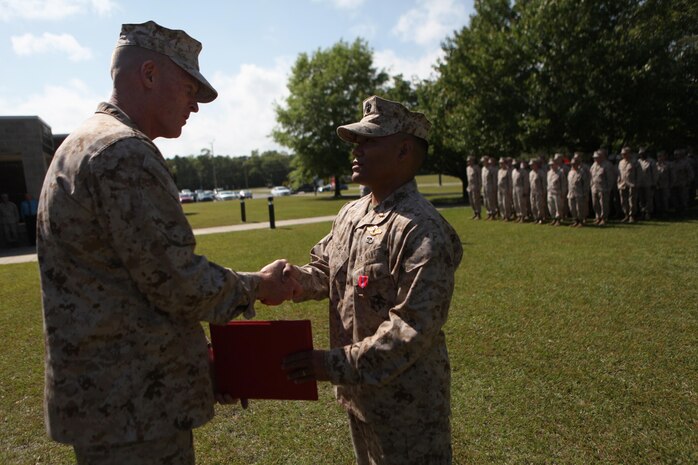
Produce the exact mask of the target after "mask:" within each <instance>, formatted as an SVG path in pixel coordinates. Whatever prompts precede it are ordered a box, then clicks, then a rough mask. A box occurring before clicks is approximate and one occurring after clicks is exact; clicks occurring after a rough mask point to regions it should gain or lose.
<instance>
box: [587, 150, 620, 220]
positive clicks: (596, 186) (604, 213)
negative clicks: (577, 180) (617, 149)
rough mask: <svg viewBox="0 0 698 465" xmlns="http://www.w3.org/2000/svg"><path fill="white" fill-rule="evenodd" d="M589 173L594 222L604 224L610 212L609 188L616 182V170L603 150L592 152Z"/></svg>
mask: <svg viewBox="0 0 698 465" xmlns="http://www.w3.org/2000/svg"><path fill="white" fill-rule="evenodd" d="M590 173H591V204H592V206H593V208H594V216H595V220H594V224H596V225H599V226H604V225H605V224H606V222H607V221H608V217H609V215H610V213H611V190H612V189H613V186H615V184H616V170H615V168H614V167H613V165H612V164H611V162H610V161H608V160H606V151H605V150H602V149H599V150H597V151H596V152H594V163H593V164H592V165H591V169H590Z"/></svg>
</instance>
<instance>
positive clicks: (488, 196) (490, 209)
mask: <svg viewBox="0 0 698 465" xmlns="http://www.w3.org/2000/svg"><path fill="white" fill-rule="evenodd" d="M484 194H485V195H484V197H485V208H486V209H487V213H488V214H489V215H494V214H495V213H497V190H496V189H487V190H485V191H484Z"/></svg>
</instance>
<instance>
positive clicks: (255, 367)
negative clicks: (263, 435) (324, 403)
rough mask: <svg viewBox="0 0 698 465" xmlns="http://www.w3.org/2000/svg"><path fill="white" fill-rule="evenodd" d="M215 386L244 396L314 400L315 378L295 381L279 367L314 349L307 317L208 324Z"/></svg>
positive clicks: (241, 396)
mask: <svg viewBox="0 0 698 465" xmlns="http://www.w3.org/2000/svg"><path fill="white" fill-rule="evenodd" d="M210 329H211V345H212V347H213V361H214V372H215V374H216V390H217V391H218V392H221V393H223V394H229V395H230V396H232V397H235V398H243V399H282V400H317V399H318V394H317V382H305V383H300V384H296V383H294V382H293V381H289V380H288V378H287V377H286V373H285V372H284V371H283V370H282V369H281V361H282V360H283V359H284V358H285V357H286V356H287V355H291V354H293V353H295V352H302V351H305V350H312V349H313V335H312V330H311V326H310V320H294V321H284V320H275V321H258V320H252V321H231V322H229V323H228V324H225V325H213V324H212V325H210Z"/></svg>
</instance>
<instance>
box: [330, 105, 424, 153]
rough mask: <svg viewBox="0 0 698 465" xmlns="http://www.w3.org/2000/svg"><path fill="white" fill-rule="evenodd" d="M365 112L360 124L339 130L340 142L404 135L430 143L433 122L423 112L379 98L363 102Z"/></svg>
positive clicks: (346, 126)
mask: <svg viewBox="0 0 698 465" xmlns="http://www.w3.org/2000/svg"><path fill="white" fill-rule="evenodd" d="M362 109H363V112H364V116H363V118H361V121H359V122H358V123H351V124H345V125H344V126H339V127H338V128H337V135H338V136H339V138H340V139H342V140H344V141H347V142H355V141H356V136H365V137H383V136H391V135H393V134H397V133H398V132H402V133H405V134H412V135H413V136H416V137H419V138H420V139H424V140H425V141H428V140H429V129H430V128H431V123H430V122H429V120H428V119H427V117H426V116H424V114H423V113H419V112H416V111H410V110H408V109H407V107H405V106H404V105H402V104H401V103H398V102H393V101H392V100H386V99H384V98H381V97H378V96H376V95H374V96H373V97H369V98H367V99H366V100H364V103H363V106H362Z"/></svg>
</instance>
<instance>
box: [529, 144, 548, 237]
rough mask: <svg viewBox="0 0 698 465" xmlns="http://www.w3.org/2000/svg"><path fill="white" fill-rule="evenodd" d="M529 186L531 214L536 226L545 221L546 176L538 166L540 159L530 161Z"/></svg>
mask: <svg viewBox="0 0 698 465" xmlns="http://www.w3.org/2000/svg"><path fill="white" fill-rule="evenodd" d="M528 181H529V185H530V186H531V194H530V196H531V214H532V215H533V221H535V223H536V224H543V221H544V220H545V196H546V194H545V192H546V174H545V171H544V170H543V169H542V168H541V166H540V159H539V158H534V159H533V160H531V172H530V173H529V174H528Z"/></svg>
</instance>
